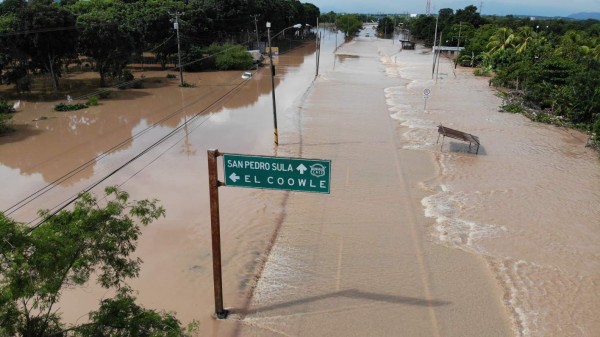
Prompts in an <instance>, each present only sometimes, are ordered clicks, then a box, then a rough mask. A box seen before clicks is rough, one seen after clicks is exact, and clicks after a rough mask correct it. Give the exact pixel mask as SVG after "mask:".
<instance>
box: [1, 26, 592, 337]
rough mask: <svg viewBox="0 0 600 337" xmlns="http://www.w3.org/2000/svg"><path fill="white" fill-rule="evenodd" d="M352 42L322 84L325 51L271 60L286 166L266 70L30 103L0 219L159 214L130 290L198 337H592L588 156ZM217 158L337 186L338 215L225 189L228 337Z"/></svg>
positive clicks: (419, 58)
mask: <svg viewBox="0 0 600 337" xmlns="http://www.w3.org/2000/svg"><path fill="white" fill-rule="evenodd" d="M342 40H343V38H342V37H341V35H340V36H337V38H336V35H333V34H331V33H325V35H324V39H323V43H322V48H323V50H322V52H321V63H320V64H321V69H320V71H319V73H320V76H319V77H318V78H317V80H316V82H314V83H313V80H314V77H315V70H316V69H315V67H316V63H315V45H314V44H312V43H309V44H307V45H306V46H304V47H302V48H299V49H296V50H294V51H292V52H290V53H289V54H284V55H281V56H280V57H279V59H278V66H277V67H278V68H277V69H278V70H277V78H276V85H277V87H276V93H277V111H278V122H279V123H278V124H279V134H280V146H279V147H278V148H275V147H274V146H273V134H272V132H273V115H272V106H271V104H272V102H271V95H270V90H271V82H270V75H269V72H268V69H266V68H263V69H260V70H259V71H258V72H255V74H254V77H253V78H252V79H250V80H247V81H243V80H242V79H241V78H240V75H241V72H230V73H229V72H227V73H223V72H220V73H197V74H186V75H185V76H186V82H189V83H193V84H195V85H196V88H179V87H178V86H177V84H178V80H177V79H174V80H167V79H166V77H165V74H164V73H163V72H156V73H154V72H146V73H145V76H146V78H147V80H146V81H145V87H144V89H139V90H133V89H129V90H124V91H116V92H114V93H113V95H112V96H111V98H109V99H106V100H102V101H101V103H102V104H101V105H100V106H98V107H92V108H89V109H87V110H83V111H80V112H69V113H56V112H53V111H52V106H53V105H54V104H55V103H56V102H37V103H35V102H25V104H24V108H23V111H21V112H19V113H18V114H16V115H15V118H14V120H15V122H16V124H17V129H18V132H16V133H14V134H11V135H9V136H6V137H0V177H2V180H3V182H4V184H5V190H3V192H2V193H1V194H0V206H1V208H2V209H3V210H8V214H10V216H11V217H14V218H16V219H17V220H19V221H24V222H32V223H35V222H36V220H37V219H36V216H35V212H36V211H37V210H38V209H40V208H53V207H57V206H60V205H61V203H63V202H64V201H65V200H68V199H69V198H70V197H71V196H73V195H74V194H76V193H77V192H78V191H80V190H82V189H85V188H87V187H88V186H91V185H92V184H95V183H96V182H97V181H99V180H100V179H102V178H104V177H106V176H108V175H110V177H109V178H107V179H106V180H105V181H103V182H102V183H101V184H100V185H99V186H98V187H96V188H94V189H93V191H94V192H95V193H97V194H99V193H100V191H101V189H102V186H106V185H120V186H122V188H123V189H125V190H126V191H128V192H130V193H131V194H132V196H133V198H136V199H141V198H154V197H155V198H158V199H160V200H161V203H162V205H163V206H165V208H166V210H167V217H166V218H165V219H160V220H159V221H157V222H155V223H153V224H151V225H150V226H148V227H147V228H145V229H144V230H143V235H142V236H141V238H140V240H139V248H138V251H137V254H138V255H139V256H141V257H142V258H143V260H144V264H143V265H142V269H141V273H140V277H139V278H138V279H135V280H131V281H130V284H131V285H132V286H133V288H134V289H135V290H136V291H137V292H138V298H139V300H140V302H141V303H142V304H143V305H144V306H146V307H149V308H155V309H165V310H169V311H175V312H177V317H178V318H179V319H180V320H182V321H183V322H185V323H187V322H190V321H192V320H198V321H199V322H200V335H202V336H231V335H240V336H245V335H256V336H281V335H286V336H287V335H289V336H315V335H332V336H333V335H339V336H346V335H351V334H358V335H366V334H368V333H371V332H373V331H377V332H378V333H379V334H378V335H380V336H384V335H387V336H396V335H397V333H398V331H400V330H402V331H405V332H406V333H407V334H409V335H423V336H507V335H511V334H512V335H514V336H524V337H525V336H527V337H528V336H536V337H537V336H548V337H549V336H552V337H554V336H585V337H592V336H597V335H599V334H600V321H598V319H597V318H596V316H598V315H597V314H598V313H599V312H600V297H599V296H600V295H599V294H600V247H599V246H598V244H597V243H598V242H600V230H599V229H598V228H599V227H598V225H599V224H600V209H599V208H598V205H600V163H599V161H598V157H597V153H595V152H593V151H591V150H589V149H587V148H585V147H584V145H585V136H584V135H582V134H580V133H577V132H574V131H570V130H565V129H562V128H556V127H553V126H547V125H541V124H536V123H533V122H530V121H529V120H527V119H525V118H524V117H522V116H518V115H512V114H505V113H499V112H498V111H497V110H498V106H499V105H500V104H501V101H500V99H499V98H498V97H496V96H495V93H494V91H493V89H492V88H489V87H488V83H487V80H488V79H487V78H476V77H473V75H472V74H471V69H460V68H459V69H456V70H455V69H453V67H452V66H451V64H450V63H449V62H448V61H446V60H442V62H441V68H440V73H439V78H438V79H437V82H436V80H435V79H432V77H431V63H432V55H431V54H430V53H429V50H426V49H422V48H418V49H417V50H415V51H409V50H403V51H400V49H399V48H398V46H397V45H394V44H392V41H390V40H378V39H377V38H374V37H369V38H367V37H365V36H364V32H363V36H362V37H360V38H358V39H357V40H356V41H353V42H351V43H349V44H347V45H345V46H343V47H342V48H340V49H339V50H337V55H334V54H333V52H334V50H335V49H336V41H337V43H338V44H341V43H342ZM425 88H428V89H430V90H431V95H430V98H429V100H428V101H427V106H426V107H425V101H424V99H423V90H424V89H425ZM42 116H45V117H48V119H45V120H39V119H40V117H42ZM34 120H36V121H34ZM186 122H188V123H186ZM440 123H441V124H443V125H445V126H448V127H451V128H455V129H458V130H461V131H465V132H468V133H472V134H474V135H477V136H479V137H480V139H481V143H482V146H481V148H480V150H479V154H478V155H475V154H472V153H469V152H468V151H467V147H466V145H465V144H461V143H460V142H458V141H455V140H451V139H447V138H446V139H445V140H444V145H443V147H441V144H436V140H437V138H438V135H437V126H438V125H439V124H440ZM174 131H176V133H175V135H174V136H173V137H170V138H168V139H166V140H165V141H164V142H161V143H159V144H158V145H157V146H155V147H152V148H151V149H150V151H148V152H147V153H145V151H146V149H148V148H149V147H150V146H151V145H152V144H154V143H156V142H157V141H158V140H160V139H161V138H163V137H165V136H167V135H168V134H169V133H171V132H174ZM211 148H217V149H219V150H220V151H221V152H230V153H248V154H256V155H269V156H271V155H279V156H302V157H307V158H324V159H331V160H332V168H333V174H332V193H331V195H330V196H326V197H322V196H319V197H315V196H313V195H307V194H300V193H289V192H276V191H262V190H252V189H233V188H221V189H220V200H221V226H222V228H221V235H222V241H223V272H224V276H223V280H224V297H225V298H224V300H225V306H226V307H229V308H232V309H233V310H234V315H233V316H232V317H231V319H228V320H226V321H215V320H213V319H212V318H211V315H212V313H213V312H214V301H213V297H212V296H213V289H212V269H211V266H212V265H211V263H212V261H211V255H210V218H209V209H208V187H207V183H208V178H207V169H206V167H207V164H206V162H207V159H206V150H207V149H211ZM142 153H145V154H144V155H142V156H140V158H139V159H138V160H135V161H134V162H133V163H132V164H131V165H128V166H126V167H125V168H123V169H120V170H118V171H117V172H116V173H114V174H112V172H113V171H115V170H117V169H119V168H120V167H121V166H122V165H123V164H124V163H126V162H127V161H129V160H130V159H132V158H134V157H135V156H138V155H139V154H142ZM72 170H73V172H72V175H69V176H68V178H67V179H63V176H64V175H65V174H67V173H69V172H71V171H72ZM221 179H222V177H221ZM47 184H51V187H52V188H51V189H49V190H48V192H47V193H44V194H43V195H41V196H39V197H37V198H35V199H33V200H32V201H31V202H29V203H26V204H17V203H18V202H19V201H20V200H23V199H24V198H26V197H27V196H29V195H30V194H32V193H34V192H36V191H37V190H39V189H41V188H44V187H45V186H46V185H47ZM44 191H45V190H44ZM13 205H15V207H12V206H13ZM103 296H109V294H107V293H105V292H104V291H103V290H101V289H98V288H97V287H96V286H94V285H89V286H88V287H87V288H85V289H82V290H77V291H72V292H69V293H67V294H65V296H64V297H63V301H62V303H61V309H60V310H61V311H62V312H63V314H64V317H65V318H66V320H67V321H68V322H82V321H84V320H85V319H86V317H87V314H86V313H87V312H88V311H89V310H90V309H93V308H95V307H96V306H97V302H98V299H99V298H102V297H103ZM246 309H248V310H247V311H246ZM238 323H239V324H238ZM363 332H364V333H363ZM361 333H362V334H361Z"/></svg>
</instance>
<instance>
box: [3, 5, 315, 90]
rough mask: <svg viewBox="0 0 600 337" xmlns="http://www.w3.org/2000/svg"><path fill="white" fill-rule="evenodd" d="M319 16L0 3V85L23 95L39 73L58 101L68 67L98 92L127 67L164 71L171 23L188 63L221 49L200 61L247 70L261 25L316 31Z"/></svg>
mask: <svg viewBox="0 0 600 337" xmlns="http://www.w3.org/2000/svg"><path fill="white" fill-rule="evenodd" d="M319 14H320V12H319V9H318V8H317V7H316V6H314V5H312V4H310V3H300V2H299V1H292V0H264V1H256V2H254V1H253V2H246V1H238V0H221V1H203V0H189V1H188V0H185V1H184V0H160V1H151V0H137V1H125V0H91V1H77V0H67V1H50V0H33V1H26V0H4V1H2V2H0V79H1V83H2V84H7V85H13V86H14V88H15V89H16V92H17V93H19V94H21V93H26V92H29V91H31V88H32V84H33V80H34V78H35V77H36V76H39V75H45V76H47V77H48V78H50V79H51V81H50V82H51V86H52V91H53V92H54V95H55V96H56V97H59V96H61V95H64V92H61V86H60V85H61V83H60V82H61V81H60V79H61V77H62V76H63V74H64V73H66V72H69V71H72V70H73V69H77V70H82V69H83V70H93V71H95V72H97V74H98V78H99V83H98V85H99V86H100V87H107V86H110V85H112V83H113V82H114V81H118V80H121V81H122V80H124V77H126V76H127V73H126V72H127V71H128V69H127V67H128V65H130V64H132V63H136V64H142V66H143V65H144V64H148V63H153V64H160V65H161V66H162V69H165V68H166V65H167V64H175V63H176V60H177V53H178V38H177V30H176V28H175V23H177V27H178V28H179V29H178V30H179V37H180V38H179V45H180V48H181V52H182V54H183V55H187V56H188V58H187V59H186V61H187V62H188V63H189V64H193V63H194V62H196V61H198V60H199V59H200V58H202V57H205V56H206V55H207V54H206V53H205V52H208V53H210V52H211V50H216V49H221V52H220V53H218V56H217V57H216V59H214V60H212V61H211V62H208V63H204V65H205V66H206V65H208V66H211V67H212V68H208V70H225V69H249V68H251V67H252V66H253V64H252V58H251V57H250V58H249V57H248V56H247V55H245V54H246V53H245V52H242V51H245V50H247V49H248V48H251V47H254V48H257V44H256V42H262V43H265V42H266V40H267V34H266V27H265V24H266V22H267V21H269V22H271V30H272V31H273V32H278V31H280V30H282V29H284V28H287V27H289V26H291V25H293V24H298V23H300V24H302V27H310V26H315V25H316V22H317V18H318V17H319ZM307 25H308V26H307ZM257 28H258V32H257V31H256V29H257ZM257 40H258V41H257ZM276 43H277V41H274V44H275V45H276ZM196 57H198V58H196ZM249 60H250V61H249ZM186 67H187V66H186ZM202 69H203V70H205V69H206V68H202ZM63 97H64V96H63Z"/></svg>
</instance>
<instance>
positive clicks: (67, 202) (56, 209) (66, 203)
mask: <svg viewBox="0 0 600 337" xmlns="http://www.w3.org/2000/svg"><path fill="white" fill-rule="evenodd" d="M246 82H247V81H242V82H240V83H239V84H237V85H236V86H235V87H234V88H232V89H231V90H229V91H228V92H226V93H225V94H224V95H223V96H221V97H219V98H218V99H217V100H216V101H214V102H213V103H211V104H210V105H209V106H207V107H206V108H204V109H202V110H201V111H200V112H198V113H196V114H195V115H194V116H193V117H192V118H191V119H190V120H189V121H186V122H184V123H182V124H181V125H179V126H177V127H176V128H175V129H173V130H171V131H170V132H169V133H167V134H166V135H165V136H163V137H161V138H160V139H159V140H158V141H156V142H154V143H153V144H151V145H150V146H148V147H147V148H146V149H144V150H142V151H141V152H140V153H138V154H137V155H135V156H134V157H132V158H131V159H129V160H128V161H126V162H125V163H124V164H122V165H121V166H119V167H117V168H116V169H115V170H113V171H111V172H110V173H109V174H107V175H105V176H104V177H102V178H101V179H99V180H98V181H96V182H95V183H93V184H91V185H90V186H88V187H87V188H85V189H83V190H81V191H79V192H78V193H77V194H76V195H74V196H72V197H70V198H68V199H67V200H65V201H63V202H62V203H60V204H58V205H57V206H55V207H54V208H52V209H51V210H53V211H52V212H51V213H50V214H49V215H47V216H46V217H45V218H44V219H42V220H41V221H40V222H38V223H36V224H35V225H33V226H31V227H30V228H29V232H32V231H34V230H35V229H36V228H38V227H40V226H41V225H42V224H44V223H45V222H46V221H47V220H48V219H49V218H50V217H52V216H54V215H56V214H58V213H59V212H60V211H62V210H63V209H65V208H66V207H67V206H69V205H71V204H72V203H73V202H75V201H76V200H77V199H78V198H79V195H80V194H81V193H84V192H89V191H91V190H92V189H93V188H95V187H97V186H98V185H100V184H101V183H102V182H104V181H106V180H107V179H108V178H110V177H112V176H113V175H115V174H116V173H117V172H119V171H120V170H122V169H123V168H125V167H126V166H128V165H130V164H131V163H133V162H134V161H135V160H137V159H139V158H140V157H142V156H143V155H144V154H146V153H148V152H150V151H151V150H152V149H154V148H156V147H157V146H158V145H160V144H162V143H164V142H165V141H166V140H167V139H169V138H171V137H172V136H173V135H175V134H176V133H177V132H179V131H180V130H181V129H183V127H184V126H186V125H188V124H189V123H191V122H193V121H195V120H196V119H197V118H198V117H199V116H201V115H202V114H203V113H204V112H206V111H207V110H208V109H210V108H212V107H214V106H215V105H216V104H217V103H219V102H221V101H222V100H223V99H225V98H226V97H227V96H229V95H230V94H231V93H232V92H234V91H236V90H237V89H239V88H240V87H241V86H242V85H244V84H245V83H246ZM211 117H212V115H211V116H209V117H208V118H207V119H206V120H208V119H210V118H211ZM206 120H205V121H204V122H206ZM204 122H203V123H202V124H200V126H201V125H203V124H204ZM198 127H199V126H198ZM194 130H195V129H194ZM176 144H177V143H176ZM173 146H174V145H173ZM173 146H171V147H170V148H168V149H167V151H168V150H170V149H171V148H172V147H173ZM165 152H166V151H165ZM165 152H163V153H162V154H161V155H159V157H160V156H162V155H163V154H164V153H165ZM157 159H158V158H155V159H154V160H153V161H151V162H150V163H152V162H154V161H156V160H157ZM147 166H149V164H148V165H146V166H145V167H147ZM145 167H143V168H142V169H141V170H143V169H144V168H145ZM141 170H140V171H141ZM140 171H138V172H136V174H137V173H139V172H140ZM60 205H62V206H60ZM39 218H40V217H39V216H38V217H37V218H35V219H33V220H31V221H30V222H29V223H27V225H30V224H32V223H33V222H35V221H36V220H38V219H39Z"/></svg>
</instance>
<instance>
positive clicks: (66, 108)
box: [54, 103, 88, 111]
mask: <svg viewBox="0 0 600 337" xmlns="http://www.w3.org/2000/svg"><path fill="white" fill-rule="evenodd" d="M87 107H88V105H87V104H86V103H83V104H82V103H75V104H65V103H58V104H57V105H55V106H54V110H55V111H75V110H81V109H85V108H87Z"/></svg>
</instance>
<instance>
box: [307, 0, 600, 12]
mask: <svg viewBox="0 0 600 337" xmlns="http://www.w3.org/2000/svg"><path fill="white" fill-rule="evenodd" d="M302 2H308V3H312V4H313V5H315V6H317V7H319V9H320V10H321V13H327V12H329V11H334V12H336V13H407V12H408V13H411V14H424V13H425V8H426V7H427V0H302ZM430 2H431V12H432V13H436V12H437V11H439V10H440V9H442V8H452V9H454V10H457V9H462V8H465V7H466V6H469V5H473V6H476V7H477V8H480V5H481V4H483V5H482V6H481V8H483V10H482V12H481V13H482V14H483V15H510V14H513V15H529V16H569V15H570V14H574V13H580V12H600V0H568V1H565V0H488V1H486V0H474V1H461V0H430Z"/></svg>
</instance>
